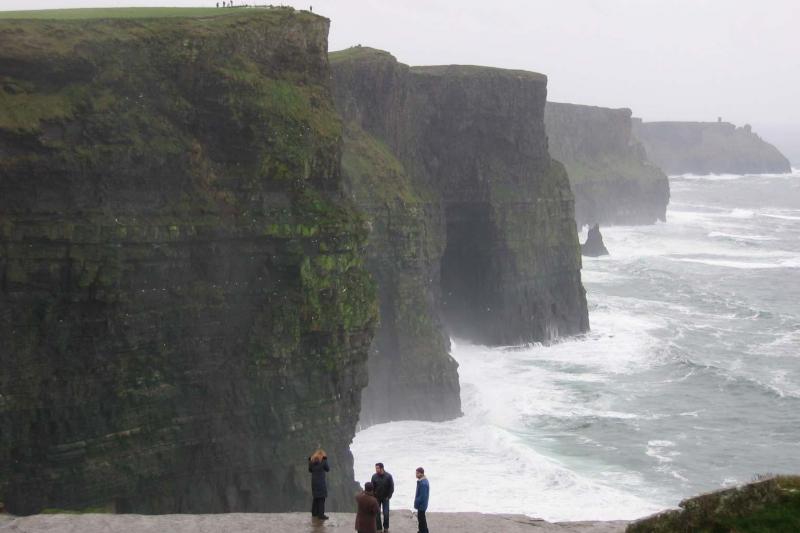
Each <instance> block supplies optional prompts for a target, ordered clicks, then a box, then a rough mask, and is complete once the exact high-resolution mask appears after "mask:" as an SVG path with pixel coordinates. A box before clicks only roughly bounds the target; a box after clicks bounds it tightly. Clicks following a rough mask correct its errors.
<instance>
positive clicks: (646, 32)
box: [0, 0, 800, 165]
mask: <svg viewBox="0 0 800 533" xmlns="http://www.w3.org/2000/svg"><path fill="white" fill-rule="evenodd" d="M245 2H249V3H251V4H253V3H258V4H261V5H264V4H266V3H268V2H254V1H253V0H239V1H238V2H237V3H245ZM282 3H283V4H284V5H291V6H292V7H295V8H297V9H308V8H309V5H312V6H313V11H314V13H316V14H320V15H323V16H326V17H328V18H329V19H331V30H330V37H329V49H330V50H331V51H335V50H341V49H344V48H348V47H350V46H354V45H358V44H360V45H362V46H370V47H374V48H379V49H382V50H386V51H388V52H390V53H391V54H392V55H394V56H395V57H396V58H397V59H398V60H399V61H400V62H402V63H406V64H409V65H433V64H472V65H484V66H492V67H499V68H511V69H522V70H529V71H534V72H540V73H542V74H545V75H547V77H548V99H549V100H552V101H554V102H567V103H574V104H583V105H592V106H600V107H610V108H630V109H631V110H632V111H633V115H634V116H636V117H640V118H642V119H643V120H645V121H648V122H651V121H697V122H715V121H716V120H717V118H718V117H721V118H722V120H723V121H727V122H732V123H734V124H736V125H737V126H743V125H744V124H751V125H752V126H753V129H754V130H755V132H756V133H758V134H759V135H760V136H762V138H764V139H766V140H767V141H768V142H772V143H773V144H776V146H778V147H779V148H780V149H781V150H782V151H783V152H784V153H785V155H787V157H789V158H790V159H791V160H792V161H793V162H795V164H796V165H797V164H798V162H800V106H798V105H796V102H795V100H794V99H795V98H796V97H795V93H796V87H797V86H800V54H798V53H796V52H797V49H798V48H800V47H798V46H797V43H796V39H795V37H794V35H795V29H794V25H796V23H797V21H798V20H800V3H798V2H796V1H794V0H765V1H764V2H760V3H758V4H757V5H756V4H755V3H753V2H748V1H746V0H735V1H723V0H677V1H672V2H663V1H656V0H613V1H611V2H603V3H602V4H600V3H598V2H594V1H593V0H567V1H565V2H560V3H558V4H554V3H547V4H540V5H539V6H531V5H528V4H526V3H525V2H522V1H515V0H497V1H495V2H492V3H490V4H489V3H482V2H466V3H464V2H462V3H459V4H453V3H452V2H446V1H445V0H431V1H428V2H424V3H423V2H420V1H418V0H413V1H410V2H404V3H402V4H393V3H388V2H378V1H377V0H367V1H364V2H356V1H355V0H317V1H314V0H307V1H303V2H300V1H296V0H292V1H284V2H282ZM215 4H216V0H213V1H212V0H205V1H204V0H162V1H157V0H127V1H122V0H27V1H23V0H5V1H4V2H3V4H2V8H0V9H2V10H31V9H55V8H79V7H135V6H178V7H196V6H199V7H202V6H206V7H214V5H215ZM792 49H795V53H792V52H791V50H792Z"/></svg>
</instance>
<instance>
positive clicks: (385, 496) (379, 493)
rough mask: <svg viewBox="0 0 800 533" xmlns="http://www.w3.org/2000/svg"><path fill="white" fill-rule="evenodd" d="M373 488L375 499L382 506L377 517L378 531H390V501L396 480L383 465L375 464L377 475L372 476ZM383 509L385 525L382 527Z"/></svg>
mask: <svg viewBox="0 0 800 533" xmlns="http://www.w3.org/2000/svg"><path fill="white" fill-rule="evenodd" d="M372 486H373V487H375V498H376V499H377V500H378V504H380V509H378V516H376V517H375V525H376V527H377V528H378V531H381V530H386V531H389V500H390V499H392V494H394V479H393V478H392V475H391V474H390V473H389V472H387V471H386V470H384V469H383V463H375V473H374V474H372ZM381 509H382V510H383V525H382V526H381Z"/></svg>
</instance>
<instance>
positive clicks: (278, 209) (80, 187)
mask: <svg viewBox="0 0 800 533" xmlns="http://www.w3.org/2000/svg"><path fill="white" fill-rule="evenodd" d="M211 11H212V12H213V10H211ZM216 13H218V14H222V13H224V15H220V16H209V17H196V18H181V17H178V18H170V19H161V18H146V19H145V18H142V19H124V20H123V19H113V18H112V19H103V20H72V21H51V20H42V21H24V20H23V21H20V20H17V21H14V22H13V23H10V22H2V21H0V366H1V367H2V368H3V371H2V373H0V428H2V429H1V430H0V501H3V502H5V504H6V507H7V509H8V510H9V511H10V512H13V513H17V514H27V513H35V512H38V511H41V510H42V509H44V508H61V509H82V508H86V507H91V508H97V507H100V508H105V509H112V510H116V511H119V512H141V513H174V512H189V513H192V512H193V513H211V512H229V511H281V510H300V509H305V507H306V503H307V501H308V500H310V488H309V482H308V479H307V478H308V473H307V472H306V457H307V454H308V453H309V452H310V451H312V450H313V449H314V448H315V447H316V446H317V445H318V444H322V445H323V446H324V447H326V448H327V450H328V452H329V455H330V463H331V465H332V471H331V474H330V476H329V492H330V494H329V502H330V504H329V505H330V506H332V507H333V508H340V509H348V510H349V509H351V508H352V490H353V488H354V487H355V483H354V481H353V478H352V456H351V454H350V452H349V443H350V441H351V440H352V437H353V434H354V431H355V426H356V422H357V418H358V412H359V404H360V392H361V389H362V388H363V387H364V385H365V384H366V381H367V372H366V358H367V354H368V349H369V345H370V342H371V340H372V333H373V326H374V321H375V319H376V315H377V306H376V300H375V293H374V284H373V282H372V280H371V279H370V277H369V274H368V272H367V271H366V270H365V268H364V267H363V247H364V246H365V244H366V238H367V227H366V224H365V221H364V220H363V218H362V217H361V216H360V215H358V214H357V213H356V211H355V210H354V208H353V207H352V205H351V204H350V203H349V202H348V201H346V200H345V199H344V198H343V196H342V193H341V179H340V146H341V138H342V132H341V123H340V120H339V118H338V115H337V114H336V112H335V110H334V107H333V102H332V100H331V98H330V92H329V85H328V83H329V78H330V73H329V69H328V60H327V31H328V25H329V22H328V20H327V19H324V18H321V17H316V16H313V15H310V14H308V13H297V12H294V11H292V10H290V9H274V10H266V9H265V10H247V11H246V12H245V11H244V10H242V11H241V12H238V11H233V10H230V11H228V10H216ZM231 13H236V14H231Z"/></svg>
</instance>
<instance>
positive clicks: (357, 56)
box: [328, 45, 394, 63]
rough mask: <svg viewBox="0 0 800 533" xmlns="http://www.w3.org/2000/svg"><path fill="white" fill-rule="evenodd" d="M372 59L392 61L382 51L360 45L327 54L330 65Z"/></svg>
mask: <svg viewBox="0 0 800 533" xmlns="http://www.w3.org/2000/svg"><path fill="white" fill-rule="evenodd" d="M373 58H392V59H394V56H393V55H392V54H390V53H389V52H386V51H384V50H378V49H377V48H370V47H369V46H361V45H358V46H351V47H350V48H345V49H344V50H337V51H336V52H330V53H329V54H328V60H329V61H330V62H331V63H338V62H341V61H363V60H365V59H373Z"/></svg>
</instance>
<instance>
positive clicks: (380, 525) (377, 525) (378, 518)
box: [375, 500, 383, 531]
mask: <svg viewBox="0 0 800 533" xmlns="http://www.w3.org/2000/svg"><path fill="white" fill-rule="evenodd" d="M382 507H383V500H378V514H376V515H375V529H377V530H378V531H383V523H382V522H381V508H382Z"/></svg>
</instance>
